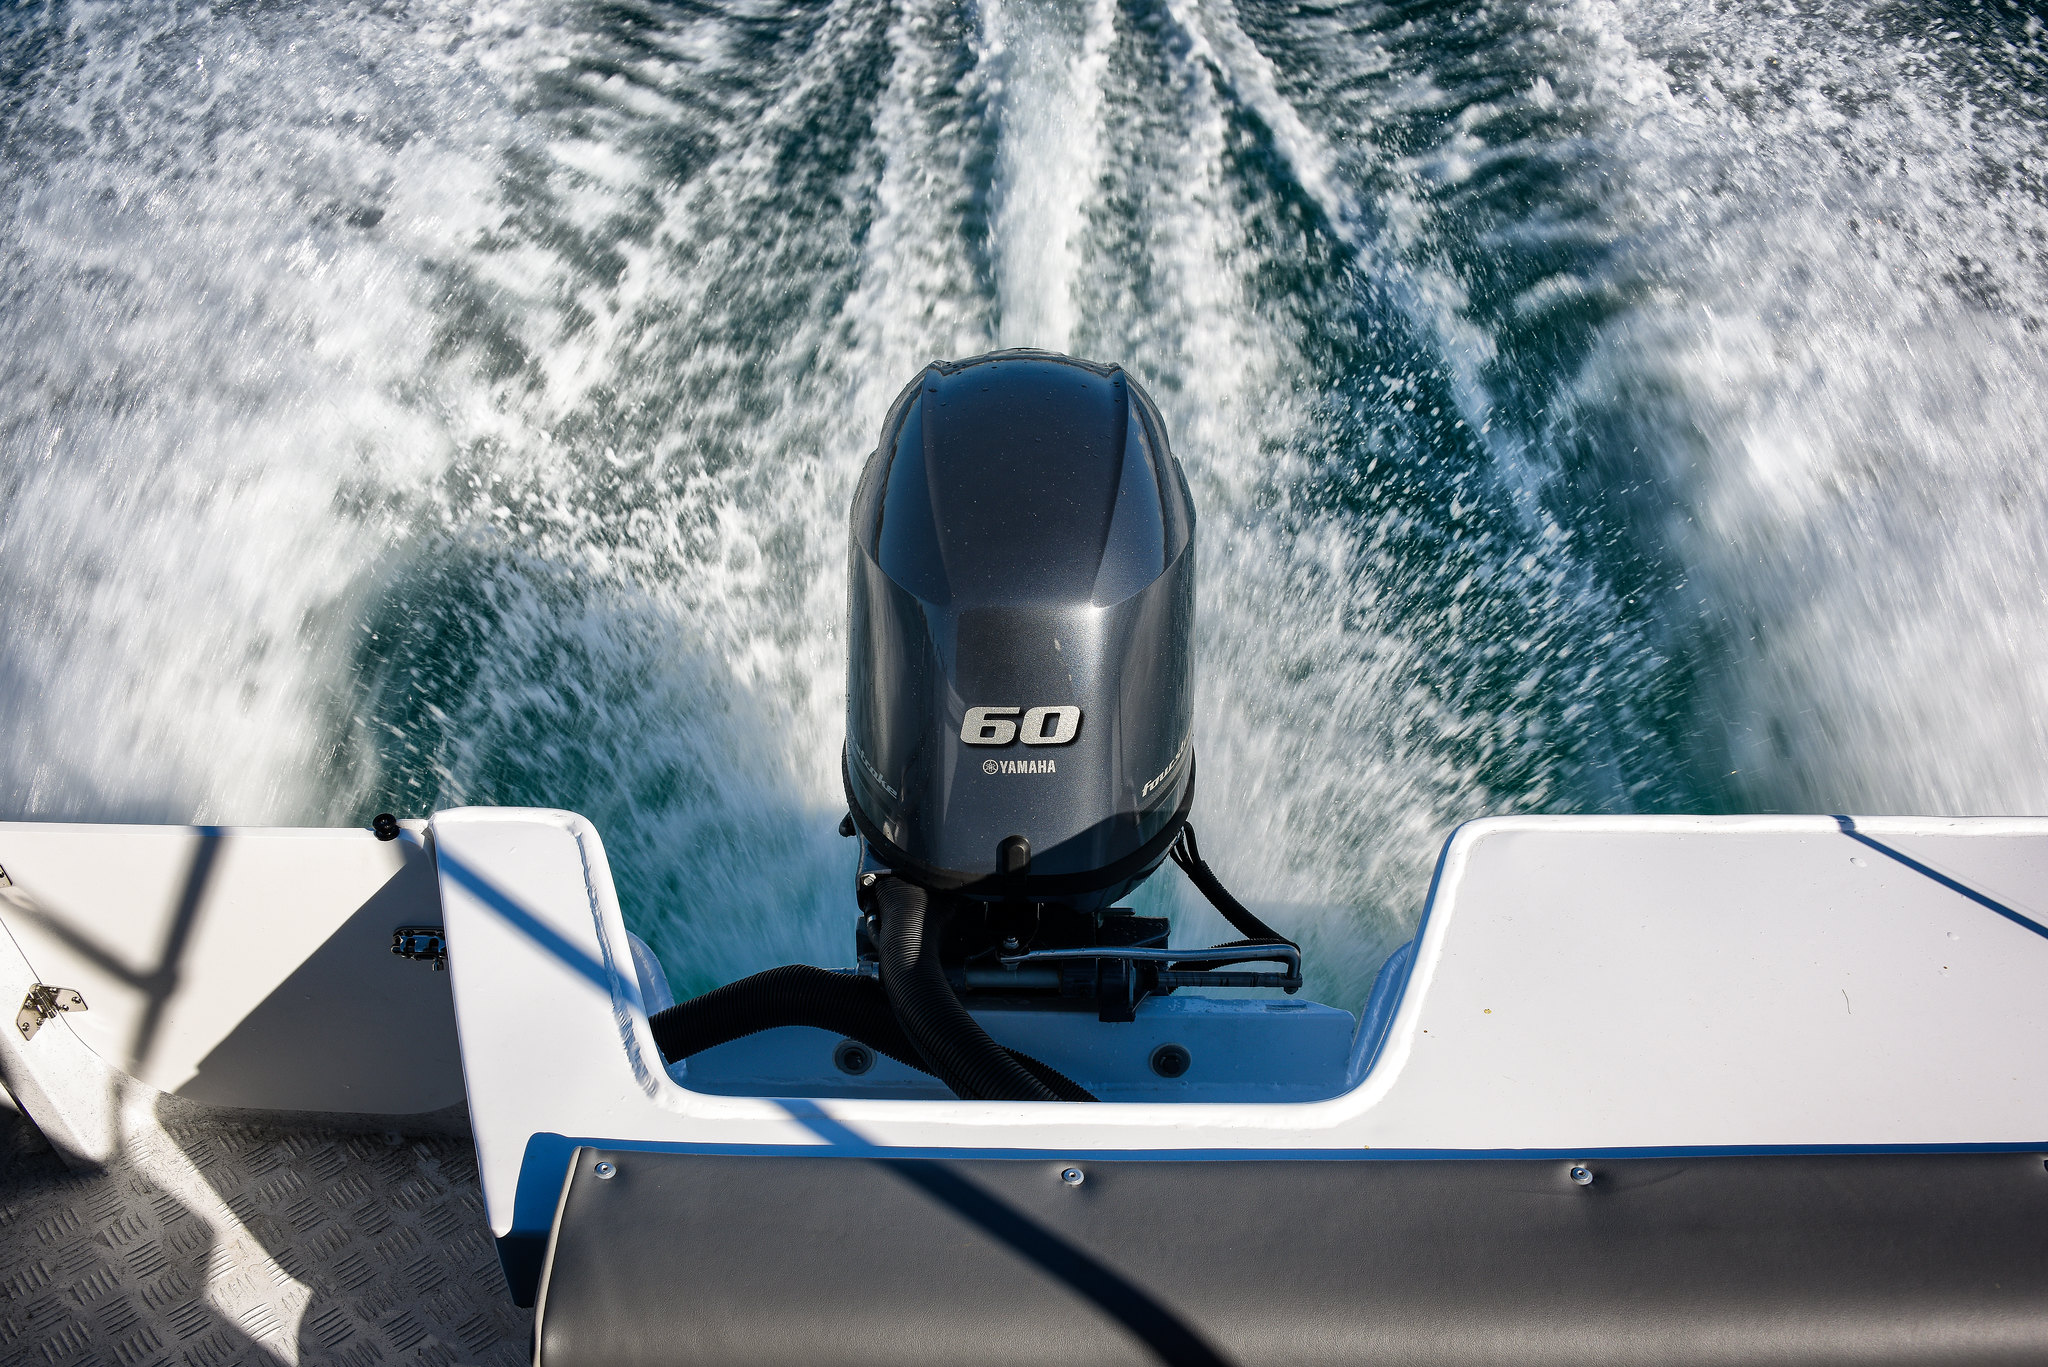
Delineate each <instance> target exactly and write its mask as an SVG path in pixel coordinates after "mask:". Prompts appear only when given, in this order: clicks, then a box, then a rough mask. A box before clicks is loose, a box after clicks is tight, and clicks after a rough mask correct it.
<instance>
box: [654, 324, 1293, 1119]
mask: <svg viewBox="0 0 2048 1367" xmlns="http://www.w3.org/2000/svg"><path fill="white" fill-rule="evenodd" d="M850 543H851V544H850V546H849V556H848V558H849V567H848V569H849V576H848V577H849V602H848V610H847V618H848V631H847V652H848V654H847V722H846V746H845V752H844V761H843V770H844V776H845V783H846V795H847V805H848V815H847V818H846V820H845V821H844V822H843V823H842V824H841V827H840V830H841V832H842V834H845V835H849V836H851V835H855V834H858V835H859V837H860V841H861V853H860V858H859V862H858V867H857V872H856V887H857V900H858V902H859V906H860V912H861V915H860V919H859V921H858V922H857V929H856V935H855V945H856V952H857V955H858V957H859V960H860V965H859V967H858V968H857V969H856V970H855V971H854V972H852V973H837V972H829V971H826V970H823V969H817V968H811V967H807V966H802V965H792V966H789V967H786V968H778V969H771V970H769V971H768V972H766V973H762V974H757V975H755V976H754V977H752V978H748V979H745V980H743V981H741V982H737V983H732V984H729V985H728V986H726V987H722V988H719V989H717V990H716V991H714V992H710V993H707V994H706V995H704V996H702V997H699V998H697V999H695V1000H694V1001H690V1002H684V1003H682V1004H681V1005H678V1006H675V1007H672V1008H670V1009H669V1010H667V1011H664V1012H662V1013H661V1014H660V1015H658V1016H656V1017H655V1018H654V1020H653V1025H654V1032H655V1039H656V1042H657V1043H658V1044H659V1045H660V1047H661V1051H662V1054H663V1057H664V1058H666V1059H668V1060H669V1061H671V1062H673V1061H674V1060H676V1059H679V1058H685V1057H688V1056H689V1055H690V1054H693V1053H696V1052H698V1051H699V1050H702V1049H707V1048H710V1047H712V1046H714V1045H717V1044H721V1043H724V1042H726V1041H728V1040H732V1039H736V1038H739V1037H740V1036H742V1035H746V1034H751V1033H753V1032H754V1031H757V1030H763V1029H768V1028H772V1027H774V1026H780V1025H810V1026H815V1027H817V1028H820V1029H826V1030H832V1031H835V1032H837V1033H839V1034H842V1035H846V1036H848V1037H850V1038H851V1039H853V1040H857V1041H860V1042H861V1043H862V1044H865V1045H867V1046H868V1047H869V1048H872V1049H874V1050H876V1051H878V1052H880V1053H883V1054H887V1055H888V1056H890V1057H892V1058H895V1059H897V1060H899V1061H900V1062H903V1063H905V1064H908V1065H909V1066H911V1067H913V1068H918V1069H922V1070H924V1071H927V1072H930V1073H933V1074H935V1075H936V1076H938V1077H939V1078H940V1079H941V1080H943V1081H944V1082H945V1083H946V1084H947V1085H948V1086H949V1087H951V1088H952V1089H953V1090H954V1091H955V1092H956V1093H957V1094H958V1095H960V1096H962V1097H967V1098H979V1099H988V1100H1040V1101H1055V1100H1069V1101H1085V1100H1091V1099H1092V1098H1091V1097H1089V1095H1088V1093H1087V1092H1085V1091H1084V1090H1082V1089H1081V1088H1080V1087H1078V1086H1076V1085H1075V1084H1074V1083H1073V1082H1071V1081H1069V1080H1068V1079H1067V1078H1065V1077H1064V1076H1062V1075H1061V1074H1060V1073H1059V1072H1057V1071H1056V1070H1055V1069H1053V1068H1051V1067H1049V1066H1047V1065H1046V1064H1044V1063H1042V1062H1040V1061H1038V1060H1036V1059H1032V1058H1028V1057H1026V1056H1024V1055H1021V1054H1018V1053H1016V1052H1015V1051H1013V1050H1010V1049H1007V1048H1005V1047H1004V1046H1002V1045H1001V1044H999V1043H998V1042H996V1041H995V1040H993V1039H991V1038H990V1037H989V1036H988V1034H987V1033H986V1031H984V1030H983V1029H982V1027H981V1026H980V1024H979V1023H978V1022H977V1021H976V1020H975V1019H974V1017H973V1015H972V1014H971V1013H970V1012H969V1010H968V1009H967V1006H966V1005H965V1004H963V1000H964V1001H973V1000H975V999H977V998H984V999H985V998H990V997H999V998H1002V999H1004V1000H1006V1001H1013V1000H1018V999H1024V1000H1029V1001H1034V1002H1037V1003H1039V1004H1041V1005H1042V1006H1043V1007H1044V1008H1045V1009H1054V1010H1061V1009H1076V1008H1079V1009H1089V1008H1093V1009H1094V1010H1095V1012H1096V1014H1097V1016H1098V1017H1099V1018H1100V1019H1101V1020H1102V1021H1104V1022H1111V1023H1114V1022H1119V1021H1129V1020H1131V1019H1133V1017H1134V1014H1135V1012H1136V1010H1137V1006H1138V1003H1139V1002H1140V1001H1141V1000H1142V999H1143V998H1144V997H1146V996H1147V995H1150V994H1152V993H1161V992H1171V991H1174V990H1175V989H1177V988H1179V987H1192V986H1218V987H1253V986H1257V987H1280V988H1283V989H1284V990H1286V991H1288V992H1293V991H1296V990H1297V989H1299V987H1300V986H1301V958H1300V952H1299V949H1298V948H1297V947H1296V946H1295V945H1294V944H1293V943H1292V942H1291V941H1288V940H1285V939H1283V938H1281V937H1280V936H1278V935H1276V934H1275V933H1274V932H1273V931H1272V930H1271V929H1270V928H1269V927H1267V926H1266V925H1265V924H1264V923H1263V922H1261V921H1260V920H1259V919H1258V918H1257V917H1256V916H1254V915H1252V913H1250V912H1249V911H1247V910H1246V909H1245V908H1244V907H1242V906H1241V905H1239V904H1238V903H1237V902H1236V901H1235V900H1234V899H1233V898H1231V896H1230V894H1229V893H1228V892H1226V891H1224V889H1223V888H1222V886H1221V885H1220V884H1219V883H1218V882H1217V881H1216V879H1215V877H1214V875H1213V874H1211V873H1210V871H1209V869H1208V866H1207V865H1206V864H1204V863H1203V862H1202V860H1201V856H1200V853H1199V850H1198V849H1197V847H1196V845H1195V840H1194V832H1193V830H1192V829H1191V828H1190V827H1189V826H1188V824H1187V815H1188V807H1189V804H1190V803H1191V802H1192V801H1193V797H1194V781H1195V758H1194V753H1193V747H1192V744H1191V741H1190V732H1191V725H1192V720H1193V678H1192V669H1191V664H1190V646H1191V638H1192V631H1193V620H1194V557H1195V513H1194V504H1193V501H1192V500H1191V498H1190V497H1189V494H1188V487H1187V481H1186V478H1185V477H1184V476H1183V475H1182V473H1181V469H1180V463H1179V462H1178V461H1177V460H1175V459H1174V457H1173V453H1172V451H1171V450H1170V449H1169V448H1168V446H1167V442H1166V432H1165V426H1164V424H1163V423H1162V422H1161V421H1160V418H1159V413H1158V410H1157V409H1156V408H1155V407H1153V404H1152V401H1151V400H1150V399H1149V398H1148V397H1147V396H1146V395H1145V393H1144V391H1143V390H1142V389H1140V388H1139V387H1138V386H1137V384H1136V383H1134V382H1133V381H1132V380H1131V379H1130V378H1129V377H1128V376H1127V375H1125V374H1124V373H1123V371H1122V370H1121V369H1119V368H1118V367H1116V366H1105V365H1095V364H1091V363H1089V362H1086V361H1077V360H1073V359H1070V358H1068V357H1064V356H1057V355H1053V354H1051V353H1047V352H1038V351H1004V352H996V353H993V354H991V355H988V356H981V357H977V358H975V359H973V360H968V361H962V362H958V363H954V364H947V363H943V362H934V363H933V364H932V365H930V366H929V367H927V369H926V370H925V372H924V373H923V374H922V375H920V376H919V377H918V378H917V380H916V381H915V382H914V383H913V384H911V385H910V386H909V387H908V388H906V389H905V390H904V391H903V393H902V395H901V396H900V397H899V398H898V399H897V401H896V403H895V404H894V406H893V407H892V408H891V409H890V411H889V416H888V419H887V421H886V422H885V423H884V425H883V429H882V440H881V443H880V444H879V445H878V446H877V447H876V449H875V452H874V454H873V456H871V457H870V458H869V460H868V464H867V468H866V470H865V471H864V472H863V473H862V476H861V480H860V484H859V486H858V488H857V490H856V492H855V494H854V498H853V516H852V526H851V528H850ZM1169 855H1170V856H1171V857H1172V858H1173V859H1174V861H1175V862H1176V863H1177V864H1179V865H1180V867H1181V868H1182V869H1183V870H1185V871H1186V872H1187V874H1188V875H1189V877H1190V878H1191V879H1192V880H1193V881H1194V883H1195V885H1196V886H1197V887H1198V888H1199V889H1200V890H1201V891H1202V892H1203V894H1204V895H1205V896H1207V897H1208V899H1209V900H1210V901H1211V902H1212V903H1213V904H1214V905H1215V906H1216V907H1217V908H1218V910H1220V911H1221V912H1222V913H1223V915H1224V916H1225V917H1226V918H1227V919H1229V920H1230V922H1231V923H1232V924H1233V925H1235V926H1236V927H1237V928H1238V929H1239V931H1240V933H1242V934H1243V935H1244V936H1245V937H1246V938H1245V939H1243V940H1239V941H1235V942H1233V943H1231V944H1228V945H1219V946H1217V947H1215V948H1213V949H1206V950H1169V949H1168V947H1167V943H1166V941H1167V922H1166V920H1165V919H1164V918H1155V917H1141V916H1136V915H1133V914H1132V913H1131V912H1129V911H1128V910H1127V909H1124V908H1120V907H1117V906H1116V905H1115V904H1116V902H1117V901H1118V900H1119V899H1120V898H1122V897H1123V896H1125V895H1126V894H1127V893H1129V892H1130V891H1131V890H1132V889H1133V888H1135V887H1136V886H1137V885H1138V884H1139V883H1140V882H1142V881H1143V880H1144V879H1145V878H1146V876H1147V875H1149V874H1150V873H1152V871H1153V870H1154V869H1156V868H1157V867H1158V866H1159V864H1160V863H1161V862H1162V861H1163V860H1165V859H1166V858H1167V857H1168V856H1169ZM1263 960H1270V961H1274V962H1278V963H1280V964H1281V965H1282V967H1283V971H1282V972H1279V973H1272V972H1242V971H1239V972H1229V971H1223V970H1225V969H1227V968H1229V967H1230V966H1232V965H1238V964H1243V963H1247V962H1258V961H1263Z"/></svg>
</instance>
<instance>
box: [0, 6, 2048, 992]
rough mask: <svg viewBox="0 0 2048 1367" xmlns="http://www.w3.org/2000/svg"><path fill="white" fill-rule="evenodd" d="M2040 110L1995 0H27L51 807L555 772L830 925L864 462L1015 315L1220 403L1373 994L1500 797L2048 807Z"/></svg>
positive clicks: (737, 949)
mask: <svg viewBox="0 0 2048 1367" xmlns="http://www.w3.org/2000/svg"><path fill="white" fill-rule="evenodd" d="M2044 109H2048V37H2044V32H2043V25H2042V22H2041V19H2040V18H2039V17H2037V16H2036V15H2034V14H2033V13H2031V12H2030V7H2028V6H2020V5H2015V4H2013V3H2009V2H2008V0H1983V2H1982V3H1977V4H1969V3H1950V4H1943V5H1935V4H1914V5H1905V4H1886V3H1840V4H1837V3H1826V2H1825V0H1802V2H1801V3H1718V4H1716V3H1701V0H1640V2H1639V3H1619V2H1618V0H1617V2H1613V3H1609V2H1605V0H1549V2H1547V3H1537V2H1534V0H1532V2H1530V3H1518V4H1505V3H1459V4H1449V3H1446V4H1408V5H1397V4H1368V3H1334V2H1333V3H1285V4H1282V3H1264V2H1263V0H1241V3H1237V4H1231V3H1229V2H1228V0H982V2H981V3H979V4H961V3H950V2H945V0H900V3H893V4H891V3H880V2H879V0H810V2H808V3H791V2H790V0H737V2H734V3H675V4H652V3H637V2H636V0H611V2H609V3H603V4H589V3H571V2H569V0H481V2H480V3H468V2H465V3H448V2H445V0H387V2H385V3H358V4H337V5H329V6H320V7H305V6H296V5H283V4H274V3H240V4H203V3H192V2H191V0H178V2H177V3H115V2H114V0H74V2H73V3H56V2H54V0H53V2H51V3H24V4H15V5H9V6H7V7H5V8H4V9H0V817H8V818H45V819H89V820H141V821H205V822H218V823H364V822H367V820H368V818H369V816H370V815H371V814H372V813H375V812H378V811H382V810H390V811H395V812H398V813H400V814H401V815H406V816H416V815H425V814H427V813H429V812H431V811H434V810H436V809H439V808H444V807H448V806H453V805H457V804H467V803H489V804H531V805H541V806H549V807H563V808H571V809H574V810H577V811H580V812H583V813H585V814H586V815H588V816H589V817H590V818H592V819H593V820H594V821H595V822H596V823H597V825H598V827H599V829H600V830H601V831H602V833H603V836H604V839H605V843H606V847H607V849H608V851H609V853H610V856H611V861H612V865H613V868H614V870H615V872H616V874H617V877H618V881H619V890H620V896H621V899H622V901H623V903H624V906H625V909H626V915H627V919H628V922H629V924H631V925H632V926H633V927H634V928H635V929H636V930H637V931H638V932H639V933H640V934H642V935H643V936H645V937H646V938H647V939H648V940H650V941H651V942H652V943H653V944H654V945H655V947H656V948H657V949H658V951H659V952H660V954H661V956H662V958H663V959H664V961H665V963H666V964H667V967H668V971H669V973H670V975H671V977H672V978H673V979H675V981H676V984H677V986H678V988H679V989H682V990H685V991H687V990H691V989H701V988H705V987H708V986H711V985H713V984H715V983H717V982H721V981H725V980H729V979H731V978H734V977H737V976H740V975H742V974H744V973H747V972H751V971H754V970H756V969H759V968H763V967H766V966H768V965H771V964H775V963H780V962H787V961H791V960H808V961H811V962H818V963H825V964H838V963H843V962H845V961H847V960H848V959H849V957H850V955H851V939H852V936H851V930H852V926H851V911H850V906H849V898H848V893H849V880H850V874H851V860H852V852H851V851H850V849H849V848H848V846H847V843H846V842H844V841H842V840H841V839H840V837H839V836H838V835H837V833H836V826H837V824H838V820H839V816H840V814H841V812H842V811H843V810H844V797H843V793H842V791H841V787H840V779H839V774H838V763H839V753H840V742H841V735H842V720H841V719H842V705H843V670H844V664H843V659H842V649H843V640H842V631H841V624H842V621H843V617H844V610H845V609H844V593H845V584H844V554H845V522H844V517H845V509H846V506H847V501H848V497H849V495H850V493H851V488H852V484H853V481H854V478H855V476H856V474H857V472H858V471H859V469H860V467H861V464H862V462H863V461H864V459H865V458H866V456H867V453H868V452H869V450H870V449H871V448H872V446H873V443H874V441H875V438H876V433H877V429H878V427H879V424H880V422H881V419H882V414H883V409H884V407H885V405H886V403H887V402H888V400H889V398H890V397H891V396H892V395H893V394H894V393H895V392H896V391H897V389H898V388H900V387H901V386H902V385H903V384H904V383H905V382H906V381H907V380H908V379H909V378H910V377H911V376H912V375H913V374H915V372H916V370H917V369H918V367H920V366H921V365H923V364H924V363H925V362H926V361H928V360H930V359H932V358H934V357H961V356H966V355H971V354H974V353H977V352H981V351H984V350H987V349H989V348H992V347H997V346H1015V345H1031V346H1041V347H1049V348H1053V349H1057V350H1065V351H1070V352H1074V353H1077V354H1081V355H1085V356H1089V357H1093V358H1097V359H1103V360H1116V361H1120V362H1122V363H1123V364H1124V365H1126V366H1127V367H1128V368H1129V370H1130V371H1131V373H1132V374H1133V375H1135V376H1136V377H1137V378H1138V379H1139V380H1140V382H1141V383H1143V384H1144V385H1145V386H1146V387H1147V388H1148V389H1149V390H1150V392H1151V393H1152V394H1153V395H1154V396H1155V397H1156V398H1157V399H1158V401H1159V404H1160V406H1161V408H1162V410H1163V411H1164V413H1165V415H1166V418H1167V422H1168V425H1169V429H1170V432H1171V434H1172V438H1173V442H1174V446H1175V449H1176V451H1177V453H1178V454H1179V456H1180V458H1181V460H1182V462H1183V463H1184V465H1185V467H1186V470H1187V473H1188V477H1189V481H1190V483H1191V485H1192V487H1193V489H1194V493H1195V499H1196V502H1197V505H1198V508H1199V512H1200V517H1201V525H1200V620H1199V639H1198V643H1197V665H1198V670H1199V677H1200V684H1199V689H1198V695H1197V724H1196V747H1197V753H1198V755H1199V758H1200V775H1201V779H1200V791H1199V793H1198V795H1197V798H1196V803H1195V813H1194V815H1195V821H1196V824H1197V826H1198V828H1199V829H1200V831H1201V833H1202V840H1203V846H1204V851H1205V853H1206V854H1207V855H1208V856H1209V858H1210V860H1211V862H1212V863H1213V864H1214V865H1215V866H1216V868H1217V869H1218V871H1219V872H1220V873H1221V875H1222V876H1223V878H1224V880H1225V881H1226V883H1227V884H1228V885H1230V886H1231V887H1232V888H1233V889H1234V890H1236V891H1237V892H1238V893H1239V894H1240V895H1241V896H1242V897H1243V898H1244V899H1245V900H1247V901H1249V902H1251V903H1253V904H1254V905H1256V906H1258V907H1260V908H1261V909H1262V910H1263V911H1264V912H1265V913H1266V914H1267V915H1268V916H1269V917H1270V918H1271V919H1272V920H1273V921H1274V922H1275V923H1276V924H1278V925H1280V926H1282V927H1283V928H1284V929H1285V930H1286V931H1287V932H1289V933H1291V934H1294V935H1297V936H1299V937H1300V938H1301V939H1302V940H1303V941H1304V943H1305V945H1306V947H1307V949H1308V953H1309V961H1310V965H1311V988H1312V990H1313V991H1314V992H1315V993H1316V994H1318V995H1320V996H1322V997H1324V998H1325V999H1327V1000H1331V1001H1335V1002H1338V1003H1341V1004H1345V1005H1349V1006H1354V1007H1355V1006H1356V1005H1357V1004H1358V1003H1359V1002H1360V1001H1362V999H1363V996H1364V991H1365V987H1366V985H1367V984H1368V983H1369V981H1370V978H1371V974H1372V972H1373V971H1374V969H1375V967H1376V966H1377V964H1378V963H1379V961H1380V960H1381V958H1382V957H1383V956H1384V955H1385V954H1386V953H1387V952H1388V951H1389V950H1390V949H1391V948H1392V947H1393V946H1394V945H1396V944H1398V943H1400V941H1401V940H1402V939H1404V938H1406V936H1407V935H1408V934H1409V933H1411V932H1412V930H1413V927H1414V925H1415V922H1416V919H1417V916H1418V914H1419V912H1420V909H1421V905H1422V902H1423V899H1424V897H1425V895H1426V890H1427V886H1428V881H1429V875H1430V869H1431V865H1432V861H1433V859H1434V857H1435V854H1436V851H1437V849H1438V848H1439V846H1440V845H1441V843H1442V841H1443V839H1444V838H1445V836H1446V834H1447V833H1448V832H1449V831H1450V830H1451V829H1452V828H1453V827H1455V826H1456V824H1457V823H1459V822H1461V821H1464V820H1467V819H1469V818H1472V817H1477V816H1482V815H1487V814H1491V813H1504V812H1586V811H1611V812H1622V811H1638V812H1655V811H1696V812H1722V811H1787V810H1802V811H1803V810H1824V811H1859V812H1931V813H1993V812H2041V811H2043V810H2048V602H2044V584H2048V576H2044V569H2048V462H2044V461H2043V460H2042V458H2041V456H2042V450H2043V447H2042V443H2043V440H2044V433H2048V332H2044V327H2048V116H2044V113H2043V111H2044ZM1139 902H1140V904H1141V905H1142V906H1143V907H1145V908H1147V909H1149V910H1154V911H1166V912H1170V913H1171V914H1173V915H1174V916H1175V917H1176V918H1177V919H1178V921H1179V922H1180V929H1179V932H1178V934H1179V936H1180V938H1182V939H1183V940H1186V941H1201V940H1203V939H1204V937H1208V936H1220V935H1222V934H1224V933H1225V931H1224V928H1223V927H1222V925H1221V922H1220V921H1219V920H1217V919H1216V918H1215V917H1214V916H1213V915H1212V914H1211V913H1209V912H1208V911H1207V910H1206V909H1205V908H1203V907H1201V905H1200V903H1199V899H1197V898H1195V897H1193V896H1192V895H1191V894H1190V892H1189V891H1188V890H1187V889H1186V888H1185V887H1184V886H1183V885H1182V882H1181V880H1180V878H1179V875H1178V874H1177V873H1174V872H1173V871H1172V870H1168V871H1167V872H1166V873H1163V874H1161V875H1159V876H1158V877H1157V878H1155V879H1154V881H1153V883H1152V884H1150V885H1148V887H1147V888H1146V889H1145V890H1143V891H1142V892H1141V893H1140V895H1139Z"/></svg>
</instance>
